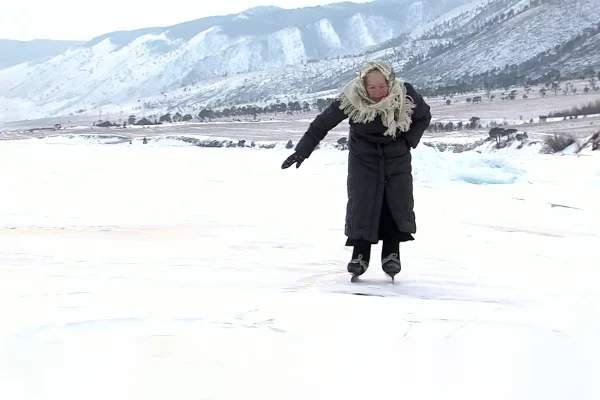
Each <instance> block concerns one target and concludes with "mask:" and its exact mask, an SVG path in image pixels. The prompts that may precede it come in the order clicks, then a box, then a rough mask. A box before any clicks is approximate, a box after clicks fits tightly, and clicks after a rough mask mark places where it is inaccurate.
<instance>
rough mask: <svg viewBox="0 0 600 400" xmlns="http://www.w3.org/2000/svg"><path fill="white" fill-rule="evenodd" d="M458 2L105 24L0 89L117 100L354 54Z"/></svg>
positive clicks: (60, 107)
mask: <svg viewBox="0 0 600 400" xmlns="http://www.w3.org/2000/svg"><path fill="white" fill-rule="evenodd" d="M468 1H469V0H444V1H441V2H440V1H438V0H421V1H417V0H378V1H373V2H370V3H361V4H357V3H337V4H331V5H327V6H320V7H308V8H301V9H292V10H286V9H281V8H278V7H257V8H252V9H249V10H247V11H245V12H242V13H240V14H235V15H227V16H217V17H209V18H202V19H199V20H195V21H190V22H186V23H182V24H178V25H175V26H170V27H165V28H147V29H141V30H136V31H132V32H114V33H109V34H106V35H103V36H100V37H98V38H95V39H93V40H92V41H90V42H88V43H86V44H84V45H82V46H81V47H79V48H77V49H74V50H69V51H66V52H64V53H62V54H60V55H58V56H56V57H54V58H52V59H51V60H48V61H46V62H43V63H37V64H36V65H31V64H29V63H25V64H21V65H18V66H14V67H12V68H7V69H5V70H2V71H0V93H2V94H3V96H4V97H5V98H7V99H13V100H9V101H10V102H12V103H13V106H15V105H19V104H18V103H17V104H15V99H22V100H26V102H27V104H26V105H25V108H31V107H36V106H44V107H45V108H47V109H49V110H51V112H55V113H61V112H72V111H73V110H75V111H76V110H78V109H82V108H83V109H85V108H90V107H97V106H100V105H103V104H107V103H114V102H125V101H129V100H135V99H139V98H143V97H146V96H150V95H155V94H157V93H161V92H165V91H169V90H173V89H177V88H180V87H184V86H186V85H189V84H192V83H196V82H199V81H202V80H205V79H211V78H215V77H222V76H230V75H232V74H237V73H244V72H250V71H259V70H265V69H268V68H280V67H285V66H297V65H301V64H305V63H307V62H309V61H310V60H316V59H322V58H325V57H337V56H344V55H347V54H355V53H361V52H363V51H365V50H366V49H368V48H369V47H371V46H374V45H377V44H379V43H381V42H383V41H386V40H389V39H391V38H393V37H395V36H398V35H399V34H401V33H403V32H406V31H408V30H410V29H413V28H415V27H417V26H418V25H420V24H421V23H423V22H426V21H427V20H429V19H431V18H434V17H436V16H437V15H439V14H440V13H443V12H446V11H448V10H451V9H452V8H454V7H455V6H457V5H460V4H463V3H465V2H468ZM33 76H35V79H31V77H33ZM6 102H7V100H6V99H5V103H6ZM0 107H2V104H1V103H0ZM5 108H11V107H10V106H9V107H6V105H5ZM19 108H23V104H21V105H20V107H19ZM0 109H1V108H0Z"/></svg>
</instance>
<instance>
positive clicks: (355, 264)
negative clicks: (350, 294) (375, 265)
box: [348, 254, 369, 282]
mask: <svg viewBox="0 0 600 400" xmlns="http://www.w3.org/2000/svg"><path fill="white" fill-rule="evenodd" d="M368 268H369V263H368V261H365V260H364V259H363V255H362V254H359V255H358V257H356V258H353V259H352V260H351V261H350V262H349V263H348V272H349V273H350V274H351V275H352V281H353V282H354V281H355V280H356V279H358V277H359V276H361V275H362V274H364V273H365V272H366V271H367V269H368Z"/></svg>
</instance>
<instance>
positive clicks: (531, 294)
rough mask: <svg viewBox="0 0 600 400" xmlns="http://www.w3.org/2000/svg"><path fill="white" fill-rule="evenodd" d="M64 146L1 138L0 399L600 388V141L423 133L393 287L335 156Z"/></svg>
mask: <svg viewBox="0 0 600 400" xmlns="http://www.w3.org/2000/svg"><path fill="white" fill-rule="evenodd" d="M69 143H72V144H67V143H61V142H59V141H54V142H52V141H43V140H37V139H32V140H14V141H0V187H1V188H2V195H1V196H0V304H2V305H3V307H2V311H3V312H2V324H0V398H2V399H11V400H21V399H27V400H29V399H36V400H37V399H42V398H43V399H48V400H54V399H57V400H58V399H60V400H71V399H77V400H79V399H86V400H96V399H98V400H100V399H102V400H105V399H111V400H115V399H118V400H121V399H123V400H125V399H127V400H130V399H144V400H151V399H178V400H182V399H236V400H238V399H241V398H250V399H302V400H305V399H307V398H318V399H361V400H364V399H372V398H410V399H445V400H446V399H486V400H492V399H493V400H495V399H498V400H500V399H502V400H506V399H511V400H531V399H561V400H562V399H565V398H573V399H596V398H599V396H600V388H599V385H598V383H597V376H598V373H599V372H600V365H599V362H598V360H599V358H600V349H599V348H600V346H599V345H598V341H597V338H598V336H599V334H600V318H598V317H599V315H598V314H599V311H598V310H600V294H599V293H600V292H598V289H597V283H596V281H597V280H596V273H597V269H598V266H599V265H600V254H599V253H598V243H599V240H598V239H599V238H598V226H600V204H599V203H598V201H597V199H598V198H600V173H599V165H600V164H599V163H598V157H596V155H595V154H590V155H589V156H582V157H578V156H575V155H564V156H561V155H552V156H550V155H531V154H527V153H519V152H516V151H514V152H509V151H505V152H499V153H495V154H487V153H486V154H479V153H476V152H466V153H460V154H453V153H440V152H437V151H436V150H435V149H432V148H429V147H427V146H420V147H419V148H418V149H417V150H415V151H414V152H413V166H414V176H415V179H414V188H415V208H416V209H415V212H416V215H417V225H418V232H417V234H416V235H415V238H416V240H415V241H414V242H410V243H408V244H405V245H404V244H403V245H402V247H401V255H402V261H403V271H402V273H401V274H400V275H399V276H398V278H397V280H396V284H395V285H392V284H391V283H389V280H387V279H386V277H385V276H384V274H383V272H382V271H381V269H380V266H379V263H378V251H379V248H380V247H379V246H377V247H375V248H374V250H373V262H372V264H371V267H370V269H369V270H368V272H367V273H366V275H365V276H364V279H363V282H361V283H357V284H352V283H350V282H349V276H348V274H347V272H346V271H345V268H346V263H347V262H348V261H349V259H350V249H349V248H346V247H345V246H344V241H345V237H344V235H343V228H344V226H343V225H344V213H345V206H346V172H347V165H346V159H347V151H339V150H334V149H327V148H323V149H320V150H317V151H315V152H314V153H313V155H312V156H311V157H310V158H309V159H308V160H306V161H305V162H304V163H303V164H302V166H301V168H299V169H296V168H295V167H292V168H290V169H287V170H281V168H280V165H281V163H282V162H283V160H284V159H285V157H287V155H289V154H290V151H291V150H287V149H279V148H276V149H270V150H267V149H258V148H253V149H251V148H223V149H212V148H199V147H194V146H177V147H175V146H172V145H171V144H165V145H164V146H161V145H159V144H158V142H155V145H153V146H144V145H139V143H138V145H128V144H127V143H125V144H123V143H121V144H115V143H113V142H103V143H91V142H87V143H85V142H83V141H80V142H69ZM356 294H363V295H366V296H359V295H356Z"/></svg>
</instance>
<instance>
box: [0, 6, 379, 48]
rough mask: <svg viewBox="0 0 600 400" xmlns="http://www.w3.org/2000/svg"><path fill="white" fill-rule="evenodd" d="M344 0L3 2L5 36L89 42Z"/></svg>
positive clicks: (1, 32) (0, 34)
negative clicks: (227, 16)
mask: <svg viewBox="0 0 600 400" xmlns="http://www.w3.org/2000/svg"><path fill="white" fill-rule="evenodd" d="M341 1H343V0H174V1H152V0H95V1H92V2H88V1H85V0H0V39H14V40H32V39H55V40H90V39H92V38H94V37H96V36H100V35H103V34H105V33H109V32H114V31H120V30H134V29H139V28H148V27H155V26H169V25H174V24H177V23H180V22H185V21H191V20H194V19H198V18H202V17H208V16H213V15H225V14H235V13H239V12H242V11H244V10H246V9H248V8H252V7H256V6H264V5H273V6H278V7H281V8H298V7H310V6H318V5H324V4H331V3H339V2H341ZM351 1H352V2H354V3H366V2H369V1H371V0H351Z"/></svg>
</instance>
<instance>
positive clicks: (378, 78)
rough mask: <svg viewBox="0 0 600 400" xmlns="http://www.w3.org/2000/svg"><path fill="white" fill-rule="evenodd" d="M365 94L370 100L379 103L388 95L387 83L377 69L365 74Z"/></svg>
mask: <svg viewBox="0 0 600 400" xmlns="http://www.w3.org/2000/svg"><path fill="white" fill-rule="evenodd" d="M365 86H366V88H367V94H368V95H369V97H370V98H371V100H373V101H375V102H377V103H379V102H380V101H381V100H382V99H383V98H384V97H385V96H387V95H388V89H389V88H388V83H387V81H386V80H385V77H384V76H383V74H382V73H381V72H379V71H377V70H375V71H371V72H369V73H368V74H367V76H366V79H365Z"/></svg>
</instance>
